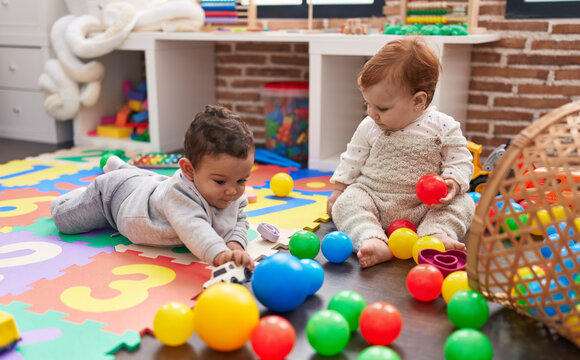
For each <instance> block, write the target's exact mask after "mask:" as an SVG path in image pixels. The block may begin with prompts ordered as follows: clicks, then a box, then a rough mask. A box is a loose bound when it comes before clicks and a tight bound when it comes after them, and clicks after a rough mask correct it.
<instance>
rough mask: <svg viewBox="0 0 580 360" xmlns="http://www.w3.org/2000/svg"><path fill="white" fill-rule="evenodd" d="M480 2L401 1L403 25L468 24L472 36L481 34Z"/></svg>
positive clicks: (460, 0) (454, 0) (473, 0)
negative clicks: (479, 21)
mask: <svg viewBox="0 0 580 360" xmlns="http://www.w3.org/2000/svg"><path fill="white" fill-rule="evenodd" d="M478 17H479V0H451V1H433V0H401V21H402V22H403V24H423V25H433V24H444V25H449V24H458V23H466V24H467V31H468V33H470V34H474V33H478V32H481V31H482V29H480V28H478V27H477V19H478Z"/></svg>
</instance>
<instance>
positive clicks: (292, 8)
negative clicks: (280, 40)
mask: <svg viewBox="0 0 580 360" xmlns="http://www.w3.org/2000/svg"><path fill="white" fill-rule="evenodd" d="M383 6H385V0H374V1H373V3H372V4H367V5H357V4H355V5H326V4H325V5H316V4H315V5H314V8H313V11H312V16H313V18H315V19H326V18H356V17H383V16H384V15H383ZM258 18H259V19H273V18H280V19H306V18H308V3H307V0H302V4H301V5H264V6H259V5H258Z"/></svg>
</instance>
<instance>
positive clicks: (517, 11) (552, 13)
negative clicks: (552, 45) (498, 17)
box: [505, 0, 580, 19]
mask: <svg viewBox="0 0 580 360" xmlns="http://www.w3.org/2000/svg"><path fill="white" fill-rule="evenodd" d="M578 14H580V1H579V0H572V1H550V0H546V1H542V0H536V1H525V0H507V1H506V6H505V18H506V19H564V18H577V17H578Z"/></svg>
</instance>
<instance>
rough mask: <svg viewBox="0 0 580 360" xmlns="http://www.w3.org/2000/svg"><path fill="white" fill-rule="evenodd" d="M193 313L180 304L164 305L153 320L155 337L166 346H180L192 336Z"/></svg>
mask: <svg viewBox="0 0 580 360" xmlns="http://www.w3.org/2000/svg"><path fill="white" fill-rule="evenodd" d="M193 330H194V328H193V311H192V310H191V308H190V307H189V306H187V305H185V304H182V303H180V302H176V301H172V302H169V303H167V304H164V305H163V306H162V307H161V308H159V310H157V313H156V314H155V318H153V333H154V334H155V337H156V338H157V339H158V340H159V341H161V342H162V343H163V344H165V345H167V346H180V345H183V344H185V343H186V342H187V340H188V339H189V338H190V337H191V335H192V334H193Z"/></svg>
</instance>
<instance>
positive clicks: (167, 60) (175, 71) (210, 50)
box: [74, 31, 500, 170]
mask: <svg viewBox="0 0 580 360" xmlns="http://www.w3.org/2000/svg"><path fill="white" fill-rule="evenodd" d="M396 38H400V36H397V35H382V34H373V35H343V34H325V33H304V34H302V33H298V32H279V31H272V32H268V31H266V32H255V33H254V32H244V33H236V32H211V33H163V32H144V33H132V34H130V35H129V37H128V38H127V40H126V41H125V42H124V43H123V45H122V46H121V47H120V48H119V49H118V50H117V51H115V52H113V53H112V54H109V55H107V56H106V57H104V58H103V59H102V60H103V62H104V63H105V67H106V71H107V74H106V78H105V81H104V82H103V91H102V98H101V100H99V103H98V104H97V105H96V106H95V107H92V108H89V109H82V110H81V112H80V113H79V116H77V118H76V119H75V124H74V127H75V143H78V144H79V145H80V144H82V145H98V144H104V145H109V146H111V147H119V148H126V149H128V150H134V149H135V148H136V147H137V148H138V150H139V151H141V152H148V151H150V152H156V151H164V152H166V151H173V150H176V149H179V148H181V147H182V141H183V134H184V131H185V129H186V127H187V125H188V124H189V122H190V121H191V119H192V117H193V116H194V115H195V114H196V113H197V112H198V111H200V110H201V109H203V107H204V106H205V105H206V104H210V103H214V102H215V54H214V44H215V43H216V42H222V41H227V42H232V41H233V42H303V43H307V44H308V47H309V57H310V64H309V66H310V69H309V73H310V79H309V82H310V89H309V99H310V101H309V103H310V109H309V150H308V152H309V154H308V155H309V167H310V168H312V169H319V170H333V169H334V168H335V167H336V165H337V164H338V158H339V156H340V153H341V152H343V151H344V149H346V143H347V142H348V141H349V140H350V137H351V136H352V133H353V132H354V130H355V128H356V126H357V124H358V123H359V122H360V120H362V118H363V117H364V112H363V107H362V97H361V95H360V92H359V91H358V88H357V85H356V77H357V75H358V72H359V71H360V69H361V67H362V65H363V64H364V61H365V60H366V59H367V58H368V57H369V56H372V55H374V54H375V53H376V52H377V51H378V49H380V48H381V47H382V46H383V45H384V44H385V43H387V42H388V41H391V40H393V39H396ZM425 38H426V39H427V41H428V43H429V44H430V46H432V47H433V48H434V49H436V50H437V53H438V54H439V58H440V61H441V62H442V65H443V74H442V76H441V79H440V83H439V86H438V89H437V91H436V94H435V97H434V100H433V104H434V105H436V106H437V107H438V108H439V109H440V110H441V111H444V112H446V113H448V114H450V115H452V116H454V117H455V118H456V119H457V120H458V121H460V122H464V121H465V114H466V109H467V91H468V85H469V76H470V73H469V72H470V69H471V67H470V55H471V46H472V45H473V44H482V43H487V42H492V41H496V40H499V38H500V36H499V35H498V34H491V33H489V34H478V35H468V36H432V37H429V36H427V37H425ZM142 55H143V56H144V58H145V68H146V77H147V89H148V104H149V133H150V137H151V142H150V143H142V142H135V141H131V140H123V141H119V140H115V139H105V140H102V139H99V138H94V137H88V136H86V133H87V131H89V130H93V129H94V128H95V127H96V126H97V125H98V123H99V121H100V118H101V117H102V116H111V115H114V113H115V112H116V111H118V109H119V108H120V106H121V105H122V92H121V81H122V80H123V79H124V78H127V77H128V78H133V79H134V84H135V85H136V83H137V82H138V78H139V74H140V73H139V71H140V69H141V67H140V66H137V63H138V62H139V58H140V56H142ZM134 143H136V144H134ZM98 146H101V145H98Z"/></svg>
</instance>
